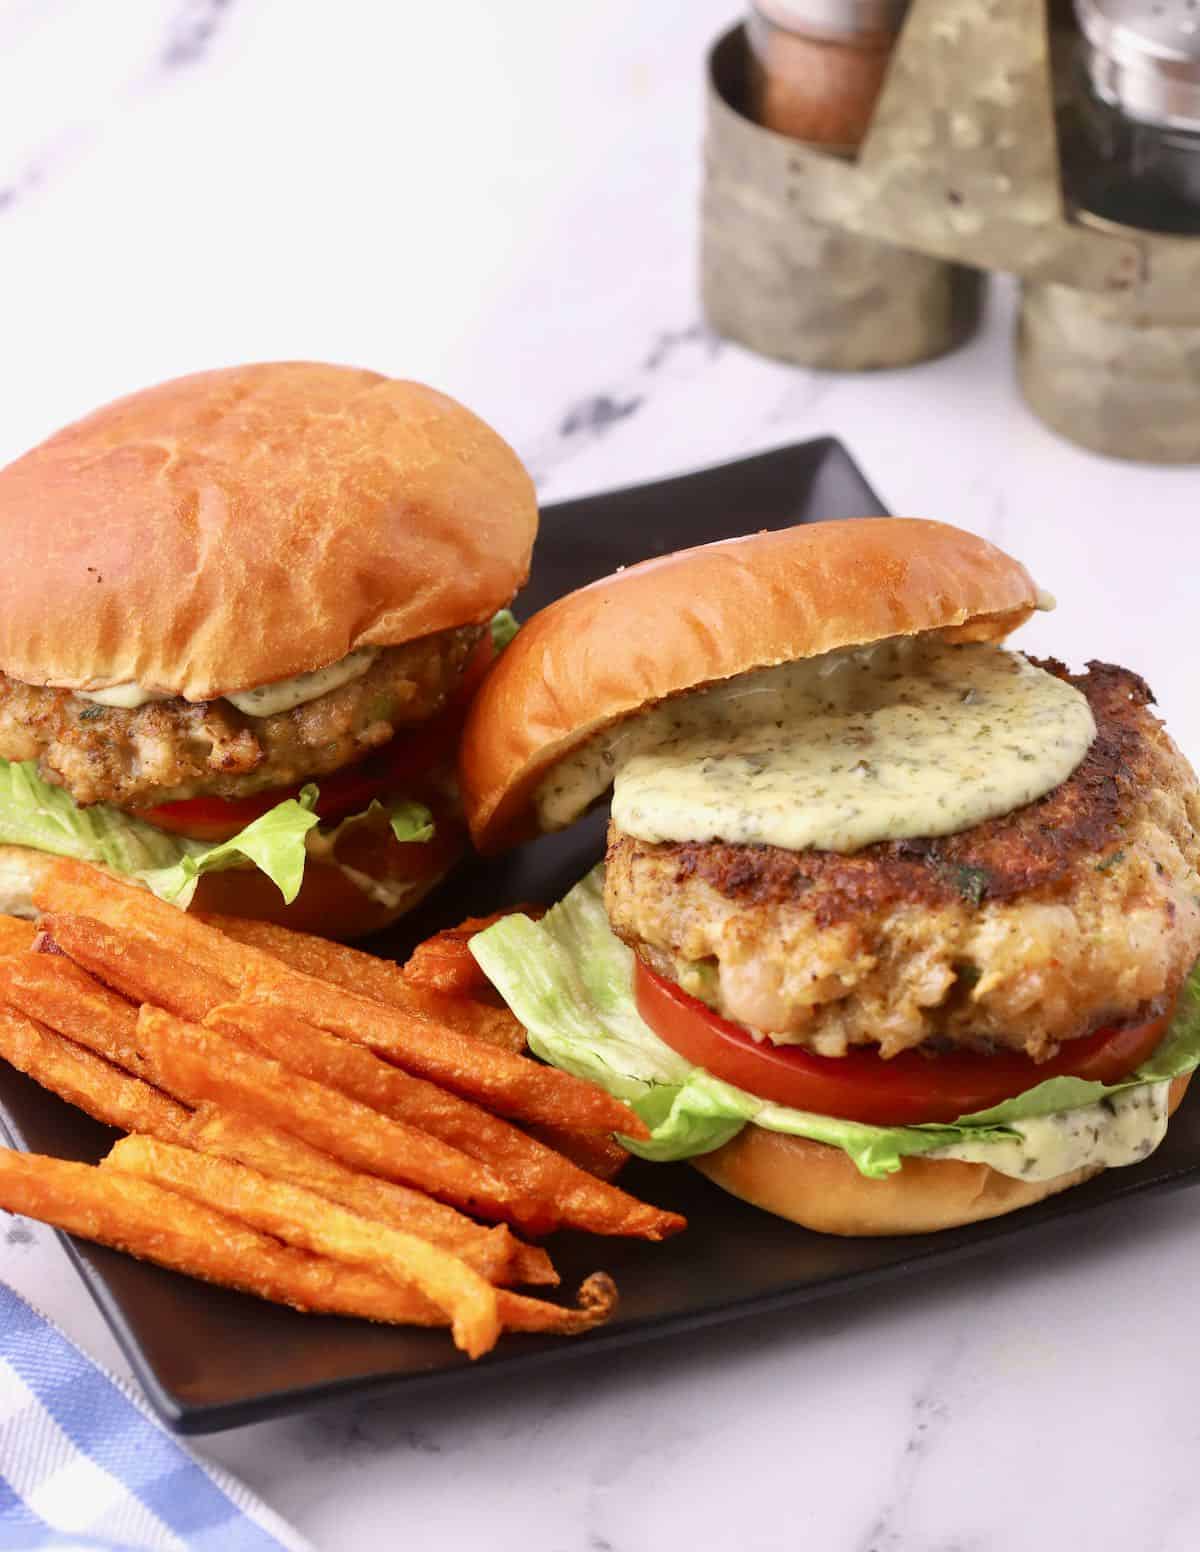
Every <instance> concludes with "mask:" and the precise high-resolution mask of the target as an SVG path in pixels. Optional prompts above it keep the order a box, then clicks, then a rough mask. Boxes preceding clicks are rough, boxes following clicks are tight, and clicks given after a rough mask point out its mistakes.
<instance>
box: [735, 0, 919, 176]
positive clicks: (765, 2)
mask: <svg viewBox="0 0 1200 1552" xmlns="http://www.w3.org/2000/svg"><path fill="white" fill-rule="evenodd" d="M907 10H908V0H752V5H751V10H750V15H749V17H748V18H747V22H746V38H747V41H748V43H749V47H750V112H751V115H752V117H753V118H755V119H756V120H757V122H758V123H759V124H761V125H763V127H764V128H765V129H773V130H775V131H776V133H777V134H781V135H788V136H790V137H791V138H792V139H793V140H803V141H806V142H807V143H808V144H810V145H821V146H827V147H828V148H829V149H830V150H831V151H835V152H840V153H841V154H843V155H846V156H853V155H854V153H855V152H856V151H857V150H858V147H859V145H860V144H861V143H862V140H863V137H864V135H865V134H866V132H867V126H868V125H869V124H870V122H871V115H872V113H873V112H874V110H875V104H876V102H877V100H878V98H879V93H880V90H881V89H882V86H883V80H884V76H885V74H886V73H887V67H888V61H889V59H890V58H891V52H892V48H893V46H894V44H895V42H896V38H897V35H898V34H899V31H900V27H901V25H902V23H903V21H904V17H905V13H906V11H907Z"/></svg>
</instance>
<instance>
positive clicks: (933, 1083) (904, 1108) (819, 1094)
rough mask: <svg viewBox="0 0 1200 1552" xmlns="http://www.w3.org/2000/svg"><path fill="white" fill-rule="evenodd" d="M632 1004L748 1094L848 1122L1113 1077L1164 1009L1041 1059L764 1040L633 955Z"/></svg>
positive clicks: (923, 1114) (1155, 1036) (1153, 1038)
mask: <svg viewBox="0 0 1200 1552" xmlns="http://www.w3.org/2000/svg"><path fill="white" fill-rule="evenodd" d="M634 991H635V994H636V997H637V1006H638V1012H639V1013H640V1014H641V1015H642V1017H643V1018H644V1019H645V1021H646V1023H647V1024H649V1026H650V1028H651V1029H652V1030H653V1031H654V1032H655V1034H656V1035H658V1037H659V1039H660V1040H663V1041H665V1043H666V1044H667V1045H669V1046H670V1047H671V1049H672V1050H673V1051H678V1052H679V1054H680V1056H685V1057H687V1059H688V1061H690V1062H694V1063H695V1065H696V1066H697V1067H703V1068H704V1069H705V1070H706V1071H708V1072H711V1073H712V1074H713V1076H714V1077H716V1078H723V1079H724V1080H725V1082H726V1083H732V1084H734V1085H735V1086H736V1087H737V1088H740V1089H745V1090H746V1092H747V1093H748V1094H756V1095H758V1097H759V1098H760V1099H767V1100H772V1101H774V1102H775V1103H776V1104H780V1105H788V1106H790V1107H791V1108H792V1109H795V1110H812V1111H816V1112H817V1113H818V1114H820V1115H828V1116H838V1117H840V1118H841V1119H842V1120H845V1121H870V1122H873V1123H874V1124H875V1125H878V1126H904V1125H911V1124H913V1123H915V1122H919V1121H955V1120H957V1119H958V1117H959V1116H963V1115H970V1114H971V1113H972V1112H973V1111H976V1110H986V1109H988V1108H990V1106H992V1105H998V1104H1000V1103H1001V1101H1002V1100H1005V1099H1012V1098H1013V1097H1014V1096H1015V1095H1017V1094H1023V1093H1024V1092H1025V1090H1026V1089H1031V1088H1033V1087H1034V1086H1035V1085H1036V1084H1038V1083H1042V1082H1044V1081H1045V1080H1046V1079H1047V1078H1060V1077H1066V1076H1070V1077H1076V1078H1087V1079H1088V1080H1089V1081H1091V1082H1094V1083H1116V1082H1117V1081H1118V1080H1119V1079H1121V1078H1123V1077H1125V1076H1126V1074H1127V1073H1130V1072H1132V1071H1133V1069H1134V1068H1135V1067H1137V1066H1139V1065H1140V1064H1141V1063H1142V1062H1143V1061H1145V1060H1146V1058H1147V1057H1148V1056H1149V1055H1150V1054H1151V1052H1152V1051H1153V1050H1154V1049H1155V1048H1156V1047H1157V1046H1158V1045H1159V1044H1161V1042H1162V1039H1163V1036H1164V1035H1165V1034H1166V1031H1167V1024H1168V1023H1169V1021H1170V1014H1169V1013H1164V1014H1163V1015H1162V1016H1161V1017H1160V1018H1156V1019H1151V1020H1150V1022H1149V1023H1146V1024H1139V1025H1136V1026H1134V1027H1132V1028H1128V1029H1102V1030H1100V1031H1098V1032H1097V1033H1096V1034H1094V1035H1087V1036H1084V1037H1083V1038H1082V1039H1080V1040H1071V1041H1069V1042H1068V1043H1067V1044H1066V1045H1065V1046H1064V1047H1063V1049H1062V1050H1061V1051H1060V1052H1059V1053H1058V1055H1057V1056H1056V1057H1054V1058H1052V1059H1051V1060H1050V1061H1048V1062H1034V1061H1032V1060H1031V1059H1030V1058H1029V1057H1028V1056H1025V1055H1023V1054H1021V1053H1020V1052H1017V1051H1005V1052H997V1053H995V1054H994V1055H985V1054H983V1053H981V1052H974V1051H956V1052H951V1053H943V1052H938V1053H937V1054H925V1053H923V1052H921V1051H919V1050H914V1051H904V1052H902V1053H901V1054H900V1055H899V1056H893V1057H892V1058H891V1059H890V1060H889V1061H884V1059H883V1058H882V1057H881V1056H879V1055H878V1054H877V1053H876V1052H875V1051H873V1050H858V1051H852V1052H850V1053H849V1054H848V1055H846V1056H837V1057H832V1056H814V1055H813V1053H812V1052H811V1051H807V1050H805V1049H804V1048H803V1047H802V1046H796V1045H772V1044H771V1043H770V1042H769V1041H763V1042H762V1043H761V1044H760V1043H759V1042H758V1041H757V1040H755V1039H754V1038H753V1036H752V1035H750V1034H749V1033H748V1032H747V1031H746V1030H745V1029H743V1028H742V1027H741V1026H740V1025H739V1024H733V1023H730V1021H729V1020H728V1019H723V1018H721V1017H720V1015H719V1014H716V1013H714V1012H713V1011H712V1009H711V1008H708V1007H706V1006H705V1005H704V1003H702V1002H699V1001H697V999H696V998H695V997H690V996H689V995H688V994H687V992H685V991H682V990H681V989H680V988H679V987H678V986H676V985H674V984H673V983H672V982H670V981H668V980H665V979H664V978H663V977H662V976H660V975H656V974H655V973H654V971H653V970H650V969H648V968H647V967H646V966H645V965H644V964H643V963H642V962H641V960H640V959H639V960H638V962H637V968H636V971H635V978H634Z"/></svg>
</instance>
